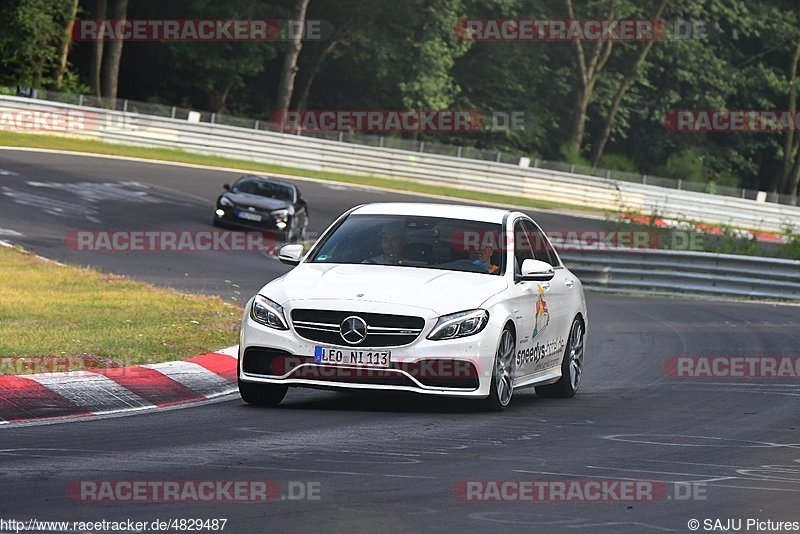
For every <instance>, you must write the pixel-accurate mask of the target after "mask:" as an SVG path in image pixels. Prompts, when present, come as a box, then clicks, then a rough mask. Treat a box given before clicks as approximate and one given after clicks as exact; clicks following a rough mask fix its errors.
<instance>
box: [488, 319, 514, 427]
mask: <svg viewBox="0 0 800 534" xmlns="http://www.w3.org/2000/svg"><path fill="white" fill-rule="evenodd" d="M516 346H517V344H516V341H515V339H514V334H513V333H512V332H511V329H510V328H508V327H506V328H505V329H503V333H502V334H501V335H500V343H498V345H497V353H496V354H495V357H494V369H493V370H492V383H491V385H490V387H489V396H488V397H487V398H486V400H485V401H484V403H485V406H486V408H487V409H488V410H491V411H493V412H499V411H502V410H503V409H505V407H506V406H508V404H509V403H510V402H511V396H512V395H513V394H514V375H515V373H516V360H515V359H514V352H515V350H516Z"/></svg>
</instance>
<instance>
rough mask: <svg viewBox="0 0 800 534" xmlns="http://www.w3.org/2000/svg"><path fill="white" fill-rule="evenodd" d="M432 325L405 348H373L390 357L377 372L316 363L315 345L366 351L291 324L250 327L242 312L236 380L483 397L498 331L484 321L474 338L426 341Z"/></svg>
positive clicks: (253, 324) (430, 322) (427, 324)
mask: <svg viewBox="0 0 800 534" xmlns="http://www.w3.org/2000/svg"><path fill="white" fill-rule="evenodd" d="M248 309H249V305H248ZM435 322H436V318H433V317H432V318H426V321H425V327H424V328H423V330H422V333H421V334H420V335H419V336H418V337H417V338H416V340H415V341H414V342H412V343H410V344H408V345H404V346H394V347H377V348H374V351H384V350H388V351H390V352H391V367H389V368H385V369H383V368H376V367H358V366H354V365H336V366H333V365H324V364H320V363H316V362H315V361H314V354H315V349H316V347H317V346H320V345H324V346H325V347H335V348H338V349H341V350H342V351H348V352H349V351H351V350H359V351H365V350H366V349H368V348H369V347H352V346H345V345H346V344H344V343H343V344H342V345H331V344H321V343H319V342H316V341H311V340H308V339H305V338H303V337H301V336H300V335H299V334H297V332H296V331H295V329H294V327H293V326H292V325H291V324H290V325H289V330H275V329H273V328H269V327H266V326H263V325H261V324H260V323H257V322H255V321H254V320H253V319H252V318H251V317H250V315H249V313H246V314H245V316H244V319H243V323H242V330H241V335H240V342H239V361H238V365H239V378H240V380H242V381H244V382H251V383H262V384H286V385H290V386H301V387H314V388H330V389H367V390H384V391H409V392H414V393H421V394H428V395H440V396H448V397H471V398H485V397H486V396H488V395H489V387H490V384H491V378H492V369H493V365H494V357H495V352H496V350H497V343H498V340H499V337H500V332H501V329H502V328H501V327H498V326H497V325H495V324H493V323H492V321H491V319H490V321H489V324H487V326H486V327H485V328H484V329H483V330H482V331H481V332H479V333H478V334H476V335H474V336H468V337H464V338H459V339H453V340H443V341H431V340H428V339H426V336H427V335H428V333H429V332H430V331H431V329H432V328H433V325H434V324H435ZM345 354H347V352H345Z"/></svg>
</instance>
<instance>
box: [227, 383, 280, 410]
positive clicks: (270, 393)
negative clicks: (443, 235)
mask: <svg viewBox="0 0 800 534" xmlns="http://www.w3.org/2000/svg"><path fill="white" fill-rule="evenodd" d="M288 389H289V386H282V385H279V384H251V383H250V382H242V380H241V379H239V395H241V396H242V399H244V401H245V402H246V403H248V404H255V405H256V406H277V405H278V404H280V403H281V401H282V400H283V397H285V396H286V392H287V391H288Z"/></svg>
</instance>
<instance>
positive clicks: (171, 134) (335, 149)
mask: <svg viewBox="0 0 800 534" xmlns="http://www.w3.org/2000/svg"><path fill="white" fill-rule="evenodd" d="M9 111H11V112H13V113H17V115H19V114H20V113H22V112H37V111H38V112H40V113H48V114H51V115H52V116H58V117H61V118H62V120H64V121H67V119H68V118H72V119H73V123H74V120H75V119H76V117H77V118H78V119H82V121H83V122H82V124H83V125H85V128H78V127H72V128H68V127H63V128H62V129H61V130H58V131H48V130H47V129H42V130H41V133H50V134H57V135H63V136H68V137H79V138H88V139H97V140H101V141H106V142H110V143H121V144H130V145H138V146H147V147H160V148H175V149H181V150H185V151H188V152H194V153H199V154H206V155H217V156H225V157H231V158H236V159H240V160H246V161H255V162H261V163H269V164H276V165H282V166H288V167H295V168H301V169H308V170H316V171H328V172H337V173H346V174H356V175H374V176H381V177H388V178H397V179H405V180H413V181H418V182H421V183H425V184H429V185H430V184H433V185H443V186H448V187H454V188H460V189H467V190H472V191H479V192H486V191H490V192H492V193H498V194H503V195H507V196H510V197H518V198H527V199H533V200H543V201H550V202H559V203H564V204H572V205H578V206H589V207H593V208H598V209H605V210H611V211H638V212H641V213H644V214H650V213H654V212H657V213H659V214H660V215H661V216H662V217H665V218H672V219H691V220H697V221H703V222H706V223H710V224H730V225H732V226H736V227H742V228H748V229H754V230H761V231H768V232H780V231H782V230H783V229H784V228H785V227H786V226H787V225H793V226H796V227H800V207H797V206H786V205H780V204H773V203H765V202H756V201H753V200H747V199H738V198H732V197H724V196H716V195H711V194H706V193H697V192H692V191H683V190H675V189H667V188H662V187H657V186H651V185H643V184H634V183H630V182H620V181H615V180H610V179H604V178H599V177H591V176H584V175H577V174H570V173H566V172H558V171H551V170H545V169H541V168H529V167H520V166H517V165H511V164H506V163H497V162H488V161H479V160H467V159H464V158H456V157H452V156H442V155H434V154H422V153H417V152H410V151H405V150H397V149H391V148H385V147H370V146H364V145H354V144H350V143H341V142H337V141H328V140H323V139H314V138H309V137H301V136H296V135H289V134H280V133H275V132H267V131H259V130H253V129H248V128H241V127H235V126H227V125H222V124H208V123H195V122H189V121H187V120H185V119H177V118H176V119H173V118H167V117H157V116H149V115H141V114H138V113H130V112H124V111H114V110H107V109H100V108H88V107H80V106H75V105H71V104H63V103H56V102H49V101H42V100H34V99H30V98H20V97H13V96H0V113H4V112H9ZM1 122H2V123H1V124H0V128H4V129H7V126H6V122H7V121H5V120H4V121H1ZM65 123H66V122H65ZM78 123H79V124H80V121H78ZM28 133H30V132H28Z"/></svg>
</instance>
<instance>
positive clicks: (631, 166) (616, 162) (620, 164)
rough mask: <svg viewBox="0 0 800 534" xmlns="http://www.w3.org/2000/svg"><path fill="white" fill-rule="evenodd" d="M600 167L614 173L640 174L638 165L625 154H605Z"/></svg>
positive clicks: (599, 163)
mask: <svg viewBox="0 0 800 534" xmlns="http://www.w3.org/2000/svg"><path fill="white" fill-rule="evenodd" d="M598 167H601V168H603V169H611V170H612V171H623V172H639V170H638V169H637V168H636V163H635V162H634V161H633V160H632V159H631V158H629V157H628V156H625V155H623V154H604V155H603V157H601V158H600V161H599V162H598Z"/></svg>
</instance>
